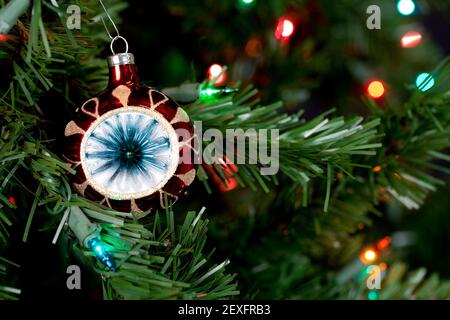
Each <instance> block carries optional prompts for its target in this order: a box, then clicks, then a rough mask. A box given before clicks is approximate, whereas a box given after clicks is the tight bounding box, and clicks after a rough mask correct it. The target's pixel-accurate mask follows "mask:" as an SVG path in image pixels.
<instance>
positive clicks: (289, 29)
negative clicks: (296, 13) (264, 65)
mask: <svg viewBox="0 0 450 320" xmlns="http://www.w3.org/2000/svg"><path fill="white" fill-rule="evenodd" d="M294 31H295V26H294V22H293V21H292V20H291V19H289V18H285V17H281V18H280V19H278V23H277V27H276V29H275V37H276V38H277V39H280V40H288V39H289V38H290V37H291V36H292V34H293V33H294Z"/></svg>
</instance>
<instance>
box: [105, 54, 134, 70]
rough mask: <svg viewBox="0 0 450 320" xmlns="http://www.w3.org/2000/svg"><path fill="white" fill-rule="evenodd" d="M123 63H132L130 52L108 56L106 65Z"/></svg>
mask: <svg viewBox="0 0 450 320" xmlns="http://www.w3.org/2000/svg"><path fill="white" fill-rule="evenodd" d="M123 64H134V55H133V54H132V53H128V52H127V53H118V54H115V55H113V56H109V57H108V66H110V67H112V66H120V65H123Z"/></svg>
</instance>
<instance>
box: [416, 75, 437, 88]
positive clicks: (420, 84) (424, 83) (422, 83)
mask: <svg viewBox="0 0 450 320" xmlns="http://www.w3.org/2000/svg"><path fill="white" fill-rule="evenodd" d="M433 86H434V78H433V76H432V75H430V74H429V73H427V72H423V73H421V74H419V75H418V76H417V78H416V87H417V88H418V89H419V90H420V91H422V92H425V91H427V90H430V89H431V88H432V87H433Z"/></svg>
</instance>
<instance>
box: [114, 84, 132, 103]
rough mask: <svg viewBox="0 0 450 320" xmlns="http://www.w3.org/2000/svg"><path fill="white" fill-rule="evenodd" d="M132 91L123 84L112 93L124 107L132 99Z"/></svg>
mask: <svg viewBox="0 0 450 320" xmlns="http://www.w3.org/2000/svg"><path fill="white" fill-rule="evenodd" d="M130 94H131V89H130V88H128V87H127V86H124V85H123V84H122V85H120V86H118V87H117V88H115V89H114V90H113V92H112V95H113V97H115V98H117V99H119V101H120V103H121V104H122V105H123V106H126V105H128V98H129V97H130Z"/></svg>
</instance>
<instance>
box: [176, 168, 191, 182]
mask: <svg viewBox="0 0 450 320" xmlns="http://www.w3.org/2000/svg"><path fill="white" fill-rule="evenodd" d="M177 177H178V178H180V179H181V181H183V183H184V184H185V185H186V186H188V185H190V184H191V183H192V182H193V181H194V179H195V169H192V170H190V171H188V172H187V173H185V174H178V175H177Z"/></svg>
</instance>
